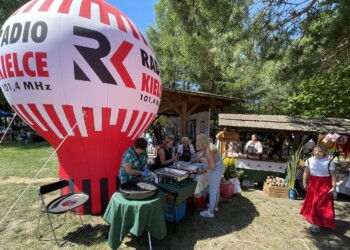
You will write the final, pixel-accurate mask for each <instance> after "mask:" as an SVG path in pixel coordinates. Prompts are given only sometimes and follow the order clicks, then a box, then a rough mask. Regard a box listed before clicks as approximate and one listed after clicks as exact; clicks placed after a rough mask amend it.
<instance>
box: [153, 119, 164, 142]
mask: <svg viewBox="0 0 350 250" xmlns="http://www.w3.org/2000/svg"><path fill="white" fill-rule="evenodd" d="M153 135H154V137H155V139H156V145H157V148H159V146H160V145H162V143H163V138H162V127H161V126H160V123H159V122H157V123H156V125H155V126H153Z"/></svg>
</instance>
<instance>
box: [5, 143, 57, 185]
mask: <svg viewBox="0 0 350 250" xmlns="http://www.w3.org/2000/svg"><path fill="white" fill-rule="evenodd" d="M53 153H54V149H53V147H51V146H50V144H48V143H47V142H36V143H29V144H18V143H17V142H13V141H3V142H2V144H0V159H1V160H0V177H2V178H8V177H11V176H16V177H23V178H32V177H34V176H35V175H36V174H37V172H38V171H39V169H40V168H41V167H42V166H43V165H44V164H45V163H46V161H47V160H48V159H49V157H50V156H51V155H52V154H53ZM57 175H58V159H57V156H56V154H54V156H53V157H52V158H51V159H50V161H49V162H48V163H47V165H46V166H45V168H44V170H43V171H42V172H41V173H40V176H39V178H46V177H57Z"/></svg>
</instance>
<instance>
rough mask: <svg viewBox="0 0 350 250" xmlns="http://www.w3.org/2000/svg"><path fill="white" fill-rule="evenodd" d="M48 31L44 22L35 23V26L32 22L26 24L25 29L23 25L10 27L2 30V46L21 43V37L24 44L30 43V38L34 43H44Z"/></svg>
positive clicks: (0, 32) (17, 24) (15, 24)
mask: <svg viewBox="0 0 350 250" xmlns="http://www.w3.org/2000/svg"><path fill="white" fill-rule="evenodd" d="M47 30H48V28H47V24H46V23H45V22H43V21H38V22H35V23H34V24H33V25H32V23H31V22H26V23H25V24H24V27H23V26H22V23H14V24H13V25H12V26H11V25H8V26H6V27H5V29H1V30H0V40H1V44H0V46H1V47H2V46H4V45H9V44H14V43H16V42H18V41H20V39H21V37H22V39H21V42H22V43H27V42H29V38H31V40H32V41H33V42H36V43H42V42H43V41H45V39H46V37H47Z"/></svg>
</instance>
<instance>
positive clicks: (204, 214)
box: [199, 209, 214, 218]
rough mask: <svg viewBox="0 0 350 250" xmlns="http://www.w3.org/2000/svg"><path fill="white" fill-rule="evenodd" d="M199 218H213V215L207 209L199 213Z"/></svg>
mask: <svg viewBox="0 0 350 250" xmlns="http://www.w3.org/2000/svg"><path fill="white" fill-rule="evenodd" d="M199 214H200V216H202V217H208V218H214V214H212V213H211V212H210V211H209V209H208V210H204V211H202V212H200V213H199Z"/></svg>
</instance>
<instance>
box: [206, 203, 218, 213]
mask: <svg viewBox="0 0 350 250" xmlns="http://www.w3.org/2000/svg"><path fill="white" fill-rule="evenodd" d="M207 207H209V204H207ZM214 211H216V212H217V211H219V207H215V208H214Z"/></svg>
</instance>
